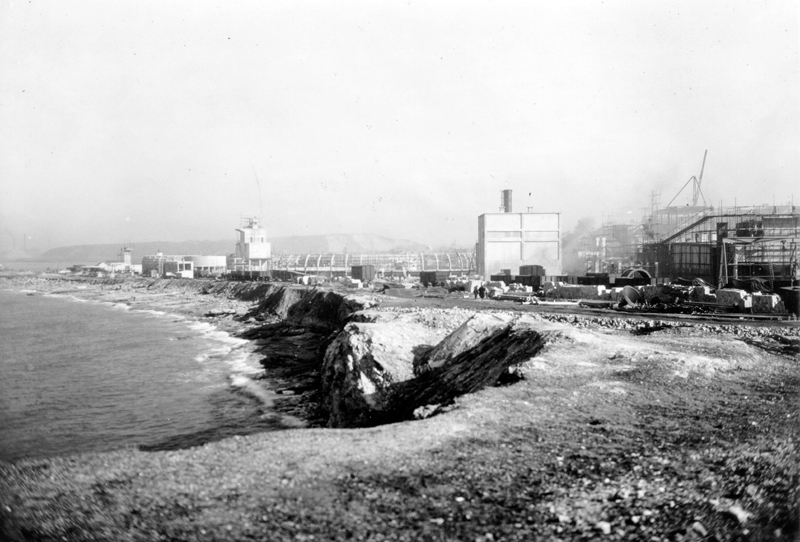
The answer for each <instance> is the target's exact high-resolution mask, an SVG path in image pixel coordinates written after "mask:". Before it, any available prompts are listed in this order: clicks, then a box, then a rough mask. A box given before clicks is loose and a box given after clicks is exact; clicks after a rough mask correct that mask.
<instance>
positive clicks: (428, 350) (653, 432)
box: [0, 279, 800, 541]
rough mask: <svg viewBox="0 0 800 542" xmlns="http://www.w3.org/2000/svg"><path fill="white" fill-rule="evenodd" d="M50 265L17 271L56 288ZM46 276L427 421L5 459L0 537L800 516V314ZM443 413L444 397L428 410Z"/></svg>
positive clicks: (659, 535) (313, 382) (620, 527)
mask: <svg viewBox="0 0 800 542" xmlns="http://www.w3.org/2000/svg"><path fill="white" fill-rule="evenodd" d="M25 280H27V279H25ZM37 280H38V281H41V279H33V280H32V281H30V282H26V283H25V284H24V285H23V284H21V283H20V284H19V285H16V287H18V288H25V289H31V290H35V291H40V292H45V291H50V290H48V288H49V286H48V285H47V284H46V283H44V282H36V281H37ZM87 286H88V287H87ZM95 286H96V287H97V289H96V290H92V289H93V288H95ZM52 287H53V289H57V290H59V291H64V290H67V291H68V290H69V289H70V288H71V289H76V288H85V290H83V289H82V290H80V292H81V293H78V294H76V295H81V296H83V297H94V298H97V299H100V300H104V301H109V300H110V301H112V302H120V303H131V304H133V305H134V306H141V307H142V308H144V307H145V306H149V307H151V308H152V307H156V308H158V309H159V310H162V309H163V310H169V311H173V310H175V311H181V312H182V313H183V314H185V313H186V312H187V311H192V310H193V311H195V312H194V314H200V315H201V316H202V315H203V314H206V313H209V312H211V313H212V314H211V315H210V316H209V317H208V318H211V321H213V322H214V323H215V325H223V324H226V323H227V324H230V325H231V326H234V325H235V326H238V327H237V328H236V329H238V331H239V332H242V335H243V336H247V337H248V338H249V339H251V340H252V341H253V342H254V343H255V346H256V348H258V349H260V352H261V353H262V354H263V356H264V362H263V364H264V366H265V369H266V371H267V372H269V373H270V374H271V375H273V377H274V378H273V381H275V382H279V383H280V385H279V387H278V388H277V389H276V392H277V394H278V395H279V396H281V397H286V398H287V399H286V403H287V404H288V403H289V402H290V400H289V399H288V398H296V399H291V400H292V401H295V403H296V404H300V403H302V402H303V401H305V402H306V403H309V404H310V403H319V404H323V403H324V402H325V399H324V398H323V397H321V390H322V389H323V385H322V382H323V381H325V382H328V384H327V387H326V388H325V389H326V390H328V391H329V392H330V393H332V394H336V395H331V396H329V397H328V399H327V401H328V403H327V404H328V405H329V406H328V411H329V412H322V413H321V414H322V417H321V418H320V422H319V424H317V425H327V424H328V423H329V422H330V425H336V426H343V425H349V426H352V425H374V424H375V423H378V422H379V421H381V420H383V421H392V420H405V419H409V418H410V417H412V416H414V415H415V412H416V413H417V416H415V417H419V418H426V419H422V420H418V421H414V422H412V423H391V424H384V425H380V426H376V427H369V428H363V429H351V430H325V429H320V428H309V429H302V430H287V431H279V432H263V433H258V434H251V435H249V436H241V437H240V436H233V437H231V438H226V439H224V440H221V441H215V442H209V443H207V444H204V445H202V446H196V447H193V448H189V449H173V450H170V451H153V452H145V451H142V450H135V449H134V450H118V451H115V452H110V453H94V454H86V455H82V456H72V457H64V458H48V459H44V460H22V461H19V462H17V463H15V464H3V463H0V539H5V538H8V539H11V540H13V539H20V540H24V539H27V540H62V539H67V540H96V539H98V538H101V539H108V540H112V539H113V540H150V539H163V540H264V539H270V540H272V539H281V540H284V539H285V540H354V539H364V540H369V539H375V540H377V539H404V540H440V539H442V540H444V539H453V540H456V539H458V540H482V541H489V540H501V539H502V540H538V539H543V540H557V539H562V540H578V539H580V540H589V539H596V538H598V537H599V538H608V539H609V540H610V539H615V540H667V539H669V540H701V539H707V540H739V539H741V540H744V539H752V540H795V539H796V538H797V534H798V532H800V526H799V525H800V524H798V521H797V503H798V499H799V498H800V497H799V496H798V487H800V486H799V485H798V483H797V480H798V471H797V445H796V443H797V438H798V424H797V419H798V416H797V404H798V402H797V400H798V396H799V394H800V387H799V385H798V379H797V359H798V358H797V354H798V344H799V343H798V338H800V328H798V327H797V326H796V324H793V323H791V322H790V323H786V324H783V323H780V324H779V323H771V324H769V325H766V324H760V323H756V324H750V325H747V324H743V325H736V324H734V323H732V322H727V323H725V324H719V323H714V322H713V321H709V320H705V321H698V320H686V319H683V320H681V319H672V318H666V317H661V316H659V317H658V318H646V317H634V316H624V317H619V316H614V317H605V316H602V315H586V314H583V315H581V314H571V313H569V312H566V311H565V312H561V313H554V312H548V311H545V310H542V309H541V308H536V307H519V306H513V305H510V304H501V303H494V302H492V303H491V304H486V305H484V304H480V305H479V304H477V303H471V302H463V303H451V302H449V301H447V300H444V301H442V300H425V299H422V298H416V299H400V300H392V299H391V298H389V297H388V296H387V297H386V298H385V299H381V303H380V304H379V305H377V306H372V305H371V304H372V303H374V298H372V297H370V296H363V302H362V301H358V298H357V297H352V296H351V295H350V293H348V292H346V291H335V290H330V289H327V290H321V289H317V290H315V289H313V288H302V287H297V286H287V285H280V284H258V283H225V282H223V281H216V282H215V281H206V282H205V283H204V282H203V281H160V282H159V281H150V280H146V279H140V280H138V281H135V282H125V283H113V282H111V283H106V284H104V285H87V284H86V282H79V281H76V282H70V281H56V282H54V283H53V284H52ZM268 298H270V301H269V302H266V300H267V299H268ZM145 299H147V301H144V300H145ZM139 303H141V305H138V304H139ZM262 303H263V304H262ZM404 328H407V331H404V330H403V329H404ZM351 360H352V363H351ZM326 371H329V372H326ZM510 371H513V374H512V372H510ZM515 379H516V381H515ZM511 382H514V385H497V384H507V383H511ZM379 385H380V386H379ZM370 386H373V387H374V391H372V392H371V393H372V396H368V394H366V393H365V392H369V391H371V388H370ZM481 388H483V389H482V390H481V391H477V392H474V391H475V390H479V389H481ZM284 392H286V395H284ZM332 399H335V401H333V400H332ZM334 402H335V403H336V405H335V406H334V404H333V403H334ZM276 403H278V408H283V407H281V406H280V404H279V403H280V400H277V401H276ZM417 405H419V406H417ZM443 405H447V406H446V407H445V408H442V406H443ZM415 406H416V408H415V411H411V408H412V407H415ZM332 412H333V413H334V414H335V415H331V413H332ZM436 412H443V413H444V414H443V415H436V416H430V417H428V415H429V414H431V413H436ZM4 537H5V538H4Z"/></svg>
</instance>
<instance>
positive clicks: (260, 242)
mask: <svg viewBox="0 0 800 542" xmlns="http://www.w3.org/2000/svg"><path fill="white" fill-rule="evenodd" d="M236 237H237V239H236V254H235V257H236V259H237V260H238V261H240V262H241V264H242V265H243V266H244V268H245V269H246V270H260V269H266V268H267V264H268V262H269V260H270V258H272V243H268V242H267V232H266V231H265V230H264V228H262V227H261V226H260V225H259V224H258V218H256V217H246V218H244V219H242V226H241V227H240V228H237V229H236Z"/></svg>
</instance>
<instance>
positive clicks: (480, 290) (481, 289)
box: [472, 284, 488, 299]
mask: <svg viewBox="0 0 800 542" xmlns="http://www.w3.org/2000/svg"><path fill="white" fill-rule="evenodd" d="M487 293H488V292H487V291H486V287H485V286H484V285H483V284H481V285H480V286H475V288H473V289H472V295H474V296H475V299H478V297H479V296H480V298H481V299H485V298H486V295H487Z"/></svg>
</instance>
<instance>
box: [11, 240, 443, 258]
mask: <svg viewBox="0 0 800 542" xmlns="http://www.w3.org/2000/svg"><path fill="white" fill-rule="evenodd" d="M270 242H271V243H272V252H273V254H276V255H277V254H305V253H312V254H326V253H329V252H344V251H345V250H347V252H348V253H350V254H356V253H370V252H404V251H408V252H420V251H426V250H428V247H426V246H425V245H422V244H419V243H414V242H412V241H408V240H401V239H390V238H388V237H383V236H380V235H372V234H369V233H362V234H341V235H298V236H292V237H276V238H274V239H270ZM121 249H122V247H121V245H115V244H102V245H74V246H68V247H58V248H53V249H50V250H48V251H46V252H44V253H43V254H42V255H41V256H39V257H38V258H37V259H39V260H45V261H52V262H63V263H70V262H102V261H105V262H108V261H119V260H120V259H121V258H120V250H121ZM235 249H236V241H235V240H233V239H226V240H221V241H182V242H175V241H163V242H146V243H134V244H133V260H134V262H139V261H141V259H142V256H146V255H148V254H155V253H156V252H159V251H161V252H162V253H164V254H198V255H215V254H217V255H225V254H231V253H233V252H234V250H235ZM8 259H9V260H10V258H8Z"/></svg>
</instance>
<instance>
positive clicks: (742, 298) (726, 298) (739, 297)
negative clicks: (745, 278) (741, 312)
mask: <svg viewBox="0 0 800 542" xmlns="http://www.w3.org/2000/svg"><path fill="white" fill-rule="evenodd" d="M751 297H752V296H751V295H750V294H748V293H747V292H745V291H744V290H739V289H735V288H723V289H721V290H717V305H725V306H728V307H730V306H733V307H737V306H738V307H740V308H741V307H742V304H743V302H744V303H745V304H746V302H747V300H748V299H750V298H751Z"/></svg>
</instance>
